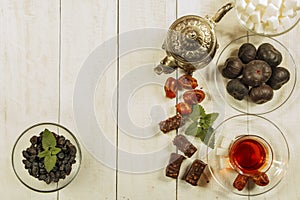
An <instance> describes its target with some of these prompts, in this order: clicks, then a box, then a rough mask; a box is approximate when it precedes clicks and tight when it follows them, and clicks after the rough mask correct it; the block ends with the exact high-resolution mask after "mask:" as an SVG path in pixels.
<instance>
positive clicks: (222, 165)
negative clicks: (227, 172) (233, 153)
mask: <svg viewBox="0 0 300 200" xmlns="http://www.w3.org/2000/svg"><path fill="white" fill-rule="evenodd" d="M226 168H230V164H229V159H228V158H221V159H220V169H226Z"/></svg>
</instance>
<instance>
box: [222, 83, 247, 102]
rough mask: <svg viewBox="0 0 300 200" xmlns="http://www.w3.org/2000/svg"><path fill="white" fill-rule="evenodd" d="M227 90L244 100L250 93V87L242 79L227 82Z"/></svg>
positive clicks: (236, 97) (238, 98) (234, 96)
mask: <svg viewBox="0 0 300 200" xmlns="http://www.w3.org/2000/svg"><path fill="white" fill-rule="evenodd" d="M226 90H227V92H228V93H229V94H230V95H231V96H233V98H235V99H237V100H242V99H243V98H244V97H245V96H247V95H248V92H249V88H248V86H246V85H245V84H243V83H242V82H241V80H240V79H232V80H230V81H229V82H228V83H227V86H226Z"/></svg>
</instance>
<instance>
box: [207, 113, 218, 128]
mask: <svg viewBox="0 0 300 200" xmlns="http://www.w3.org/2000/svg"><path fill="white" fill-rule="evenodd" d="M218 116H219V113H210V114H207V115H206V116H205V119H206V120H207V125H208V126H212V125H213V124H214V122H215V121H216V119H217V118H218Z"/></svg>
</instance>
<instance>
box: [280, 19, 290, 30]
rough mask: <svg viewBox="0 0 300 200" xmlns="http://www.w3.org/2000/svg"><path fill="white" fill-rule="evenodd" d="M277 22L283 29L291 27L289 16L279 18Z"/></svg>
mask: <svg viewBox="0 0 300 200" xmlns="http://www.w3.org/2000/svg"><path fill="white" fill-rule="evenodd" d="M279 22H280V24H281V25H282V26H283V27H284V28H285V29H288V28H290V27H291V19H290V18H289V17H283V18H280V20H279Z"/></svg>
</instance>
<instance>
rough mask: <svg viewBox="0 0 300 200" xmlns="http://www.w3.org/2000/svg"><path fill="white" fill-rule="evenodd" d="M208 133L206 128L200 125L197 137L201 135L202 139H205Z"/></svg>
mask: <svg viewBox="0 0 300 200" xmlns="http://www.w3.org/2000/svg"><path fill="white" fill-rule="evenodd" d="M205 135H206V129H204V128H203V127H198V129H197V135H196V137H199V138H200V139H201V141H204V139H205Z"/></svg>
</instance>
